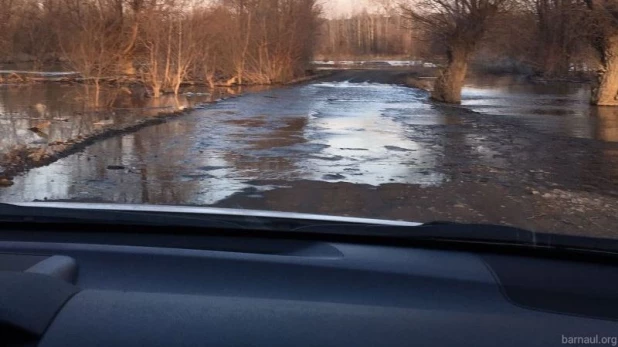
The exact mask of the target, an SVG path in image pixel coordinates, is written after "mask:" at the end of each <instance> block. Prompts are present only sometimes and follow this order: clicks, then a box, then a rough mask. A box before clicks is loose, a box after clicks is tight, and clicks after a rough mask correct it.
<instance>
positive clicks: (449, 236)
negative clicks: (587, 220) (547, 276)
mask: <svg viewBox="0 0 618 347" xmlns="http://www.w3.org/2000/svg"><path fill="white" fill-rule="evenodd" d="M295 231H311V232H318V233H335V234H347V235H353V234H362V235H367V236H376V237H378V236H379V237H381V238H390V239H392V240H394V241H401V242H411V243H418V242H436V243H451V244H457V243H459V244H476V245H486V246H487V247H491V246H508V247H520V248H528V249H537V250H562V251H586V252H598V253H612V254H618V239H604V238H596V237H585V236H572V235H563V234H550V233H543V232H534V231H530V230H525V229H521V228H517V227H512V226H504V225H491V224H462V223H453V222H431V223H425V224H423V225H419V226H414V227H400V226H381V225H365V226H356V227H354V228H352V227H350V226H349V225H337V224H326V223H325V224H319V225H318V224H315V225H309V226H303V227H300V228H296V229H295Z"/></svg>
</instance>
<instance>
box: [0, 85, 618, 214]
mask: <svg viewBox="0 0 618 347" xmlns="http://www.w3.org/2000/svg"><path fill="white" fill-rule="evenodd" d="M62 88H63V87H58V86H56V87H53V88H47V89H45V88H44V90H43V91H40V90H37V91H34V90H32V91H29V93H30V94H28V93H22V92H16V91H15V90H14V89H12V88H3V89H0V113H2V116H1V117H0V131H1V132H2V140H0V148H2V149H3V150H4V148H7V147H8V146H10V145H14V144H15V143H18V142H20V141H21V142H26V141H27V140H26V139H25V134H27V131H28V130H27V129H28V127H31V126H33V125H32V124H33V123H32V122H33V121H34V120H36V119H38V118H40V117H39V114H38V113H37V112H39V111H38V110H37V107H36V106H33V105H36V104H37V103H39V102H41V101H39V100H45V105H46V107H47V108H46V110H47V111H45V112H49V113H50V114H52V116H51V117H52V122H51V124H52V126H57V128H55V129H56V130H55V131H56V132H53V134H54V135H52V136H50V137H52V138H56V137H61V138H66V137H71V136H75V135H76V134H79V133H80V131H84V130H82V129H83V128H84V127H85V126H83V127H82V128H80V125H75V124H80V121H75V120H74V119H81V118H79V117H80V115H79V114H80V111H79V110H80V107H81V106H80V103H79V102H66V101H65V100H66V96H67V95H71V92H70V88H68V90H64V89H62ZM587 92H588V91H587V87H585V86H581V85H553V86H551V85H543V86H538V85H530V84H526V83H523V82H521V81H517V80H513V79H478V80H471V81H470V82H469V84H468V85H467V86H466V88H465V90H464V93H463V98H464V101H463V105H462V107H463V108H464V109H468V110H473V111H476V112H480V113H481V114H482V115H484V117H485V116H486V117H487V119H488V120H491V119H494V118H500V119H506V120H508V121H509V122H514V123H518V124H519V123H521V124H523V126H524V127H528V128H529V129H530V130H532V131H536V132H539V134H545V135H548V136H560V137H569V138H574V139H591V140H600V141H604V142H607V143H611V142H618V111H615V110H613V109H611V108H592V107H590V106H588V104H587ZM41 93H42V94H41ZM185 102H188V101H185ZM76 112H77V113H76ZM39 113H40V112H39ZM95 114H97V115H99V117H103V118H105V117H109V115H108V114H107V113H105V112H98V113H95ZM127 114H131V115H132V116H131V117H135V113H131V112H128V113H127ZM123 117H124V116H123ZM127 117H128V116H127ZM47 118H49V117H47ZM65 118H69V120H68V121H67V120H65ZM113 119H114V121H122V119H123V118H122V117H114V118H113ZM84 122H85V123H87V124H90V125H89V126H91V127H92V126H94V125H92V124H95V123H98V124H101V123H100V121H99V122H93V120H88V121H87V122H86V121H83V122H82V123H84ZM459 122H460V120H459V117H458V116H457V112H445V111H444V110H443V109H442V108H441V107H436V105H434V104H432V103H430V102H429V101H428V100H427V94H426V92H424V91H420V90H415V89H410V88H406V87H403V86H397V85H389V84H377V83H371V82H359V83H351V82H347V81H333V82H313V83H309V84H304V85H297V86H289V87H284V88H279V89H273V90H266V91H261V92H254V93H248V94H246V95H243V96H242V97H239V98H233V99H227V100H224V101H221V102H219V103H216V104H211V105H208V106H207V107H204V108H202V109H198V110H195V111H193V112H191V113H190V114H189V115H187V116H183V117H180V118H177V119H173V120H171V121H168V122H167V123H164V124H160V125H155V126H151V127H147V128H144V129H141V130H139V131H137V132H135V133H131V134H126V135H123V136H118V137H114V138H110V139H107V140H103V141H100V142H98V143H96V144H94V145H92V146H89V147H88V148H86V149H85V150H84V151H83V152H81V153H78V154H74V155H71V156H69V157H66V158H64V159H61V160H59V161H57V162H55V163H53V164H51V165H48V166H46V167H41V168H36V169H33V170H31V171H29V172H28V173H26V174H24V175H21V176H18V177H16V178H15V181H14V183H15V184H14V185H13V186H11V187H8V188H2V189H1V190H0V200H2V201H33V200H78V201H97V202H98V201H100V202H118V203H153V204H198V205H204V204H214V203H216V202H219V201H222V200H224V199H226V198H228V197H230V196H231V195H233V194H235V193H238V192H241V191H242V192H245V193H247V192H249V193H250V194H249V197H251V196H254V197H255V198H256V199H259V198H260V197H261V196H262V195H261V192H262V191H264V190H271V189H276V188H280V187H285V186H287V185H290V184H292V183H293V182H295V181H299V180H309V181H324V182H347V183H353V184H363V185H369V186H374V187H376V186H380V185H383V184H387V183H402V184H414V185H420V186H423V187H432V186H440V185H441V184H443V183H444V182H448V181H449V180H451V179H452V178H451V177H450V175H449V173H448V172H447V171H445V170H444V163H445V162H446V161H447V159H448V158H452V157H457V156H458V153H457V149H454V148H456V147H457V145H458V144H455V147H453V138H455V140H456V141H461V142H462V143H461V145H462V146H465V147H466V148H468V147H473V148H474V150H475V151H476V152H478V153H480V154H481V155H478V156H475V157H474V159H469V160H470V161H475V162H474V163H468V164H481V165H487V166H500V165H503V164H504V163H503V162H504V161H505V159H504V158H505V157H508V155H509V153H501V152H500V151H501V150H502V149H503V148H504V146H498V145H497V144H496V145H495V146H494V145H492V143H491V140H487V138H485V137H484V135H479V134H476V133H473V132H472V133H468V134H464V135H463V136H456V137H452V134H453V131H452V129H455V128H457V127H458V124H459ZM22 123H23V124H22ZM56 124H57V125H56ZM99 126H105V124H103V125H99ZM14 128H17V129H18V130H19V129H21V130H22V131H21V132H19V131H14V130H13V129H14ZM85 128H87V127H85ZM447 128H448V129H450V130H449V131H448V132H445V131H444V129H447ZM473 128H474V127H473ZM24 129H25V130H24ZM85 131H88V130H87V129H86V130H85ZM455 132H456V131H455ZM539 136H542V135H539ZM447 137H448V138H447ZM34 141H41V140H40V139H34ZM607 153H609V154H608V155H610V156H613V155H615V158H614V159H616V158H618V152H616V151H615V150H614V152H612V151H611V150H610V151H608V152H607ZM590 155H598V153H597V152H594V153H591V154H590ZM466 160H468V159H466ZM540 161H541V162H542V158H541V159H540ZM607 165H613V164H612V162H611V161H608V162H607ZM546 170H549V171H551V170H553V168H552V167H548V168H546ZM565 174H569V173H565ZM259 182H276V184H275V183H273V185H265V184H258V183H259ZM251 192H253V193H251ZM252 194H253V195H252Z"/></svg>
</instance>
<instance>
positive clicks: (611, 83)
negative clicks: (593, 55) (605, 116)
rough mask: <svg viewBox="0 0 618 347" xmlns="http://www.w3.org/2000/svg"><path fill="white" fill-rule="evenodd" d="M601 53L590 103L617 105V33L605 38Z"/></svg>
mask: <svg viewBox="0 0 618 347" xmlns="http://www.w3.org/2000/svg"><path fill="white" fill-rule="evenodd" d="M601 55H602V59H601V69H599V71H598V72H597V77H596V78H595V80H594V81H593V84H592V95H591V98H590V103H592V104H593V105H599V106H618V100H616V97H617V96H618V35H616V36H612V37H610V38H608V39H606V40H605V42H604V46H603V50H602V52H601Z"/></svg>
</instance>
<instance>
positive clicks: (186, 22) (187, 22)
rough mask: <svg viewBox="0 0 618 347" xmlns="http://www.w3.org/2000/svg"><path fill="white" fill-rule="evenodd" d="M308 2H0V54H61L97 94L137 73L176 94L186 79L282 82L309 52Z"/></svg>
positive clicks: (311, 0) (312, 23)
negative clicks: (102, 86) (111, 82)
mask: <svg viewBox="0 0 618 347" xmlns="http://www.w3.org/2000/svg"><path fill="white" fill-rule="evenodd" d="M316 2H317V1H316V0H214V1H208V2H204V1H196V0H44V1H41V0H21V1H13V0H0V7H1V8H2V12H1V13H0V57H2V58H3V60H14V57H17V56H18V55H22V56H23V55H25V56H28V57H31V59H34V60H36V61H37V62H38V64H37V65H39V66H40V65H41V64H43V63H46V62H49V61H50V60H56V61H58V60H60V61H62V62H63V63H64V64H65V65H67V67H68V68H69V69H72V70H75V71H78V72H80V73H81V75H82V76H83V77H84V79H85V80H86V81H88V82H90V84H92V85H93V86H94V92H95V96H96V95H98V94H99V92H100V84H101V82H102V81H105V80H110V79H113V80H116V81H118V80H126V81H129V82H138V81H139V82H140V83H143V84H144V85H146V86H148V87H149V89H150V90H151V94H152V96H154V97H158V96H160V95H161V94H162V93H164V92H170V93H176V94H177V93H178V91H179V88H180V86H181V85H182V84H183V83H185V82H186V81H187V80H191V81H192V82H196V81H197V82H202V83H206V84H208V85H209V86H211V87H214V86H215V84H219V83H222V81H226V80H229V79H232V78H233V79H234V82H235V83H236V84H271V83H281V82H287V81H290V80H293V79H295V78H298V77H301V76H303V75H304V73H305V71H306V69H307V66H308V64H309V62H310V61H311V59H312V57H313V47H314V42H315V34H316V29H317V25H318V16H319V14H320V8H319V6H317V4H316ZM95 100H98V98H97V97H95Z"/></svg>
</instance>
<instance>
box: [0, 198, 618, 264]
mask: <svg viewBox="0 0 618 347" xmlns="http://www.w3.org/2000/svg"><path fill="white" fill-rule="evenodd" d="M301 216H302V215H301ZM6 223H20V224H21V223H29V224H37V225H39V224H63V225H71V224H87V225H91V226H94V227H96V226H109V225H113V226H116V227H119V226H156V227H174V228H176V229H178V228H185V231H187V230H188V229H191V231H190V232H196V233H200V234H204V235H214V234H217V233H219V231H220V230H222V231H223V232H222V233H220V235H223V236H231V235H241V236H242V235H244V234H247V235H249V234H250V235H251V236H258V237H273V238H290V237H291V238H303V239H319V240H333V241H346V240H351V241H354V242H359V241H364V242H368V243H373V242H376V243H392V244H401V245H403V244H406V243H410V244H418V243H420V242H424V243H427V242H430V243H440V244H445V243H448V244H475V245H485V246H487V247H492V246H493V247H499V246H507V247H520V248H528V249H536V250H559V251H586V252H597V253H611V254H618V240H613V239H600V238H591V237H580V236H569V235H560V234H547V233H539V232H532V231H528V230H524V229H520V228H516V227H510V226H501V225H485V224H459V223H449V222H434V223H426V224H423V225H419V226H396V225H379V224H377V223H359V222H355V223H351V222H333V221H324V222H320V221H316V220H314V219H302V217H301V218H297V219H291V218H280V217H266V216H251V215H248V216H242V215H225V214H224V213H222V214H220V215H219V214H211V213H208V214H199V213H179V212H165V211H163V212H156V211H139V210H137V211H134V210H121V209H119V210H100V209H88V208H87V206H86V207H84V208H83V209H82V208H79V209H75V208H72V209H68V208H48V207H33V206H15V205H11V204H0V228H2V227H3V226H6ZM114 229H116V228H109V232H113V231H114ZM86 231H87V230H86ZM255 231H259V232H255ZM106 232H107V230H106Z"/></svg>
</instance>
